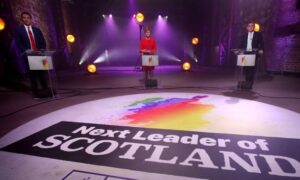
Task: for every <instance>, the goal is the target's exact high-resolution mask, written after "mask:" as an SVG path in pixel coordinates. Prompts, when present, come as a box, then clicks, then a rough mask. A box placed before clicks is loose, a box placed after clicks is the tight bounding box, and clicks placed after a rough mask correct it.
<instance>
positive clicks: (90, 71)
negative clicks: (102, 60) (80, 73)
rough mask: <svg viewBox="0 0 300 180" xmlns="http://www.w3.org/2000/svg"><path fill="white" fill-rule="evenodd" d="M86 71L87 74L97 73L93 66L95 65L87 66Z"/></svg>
mask: <svg viewBox="0 0 300 180" xmlns="http://www.w3.org/2000/svg"><path fill="white" fill-rule="evenodd" d="M87 71H88V72H89V73H92V74H93V73H96V71H97V67H96V66H95V64H89V65H88V66H87Z"/></svg>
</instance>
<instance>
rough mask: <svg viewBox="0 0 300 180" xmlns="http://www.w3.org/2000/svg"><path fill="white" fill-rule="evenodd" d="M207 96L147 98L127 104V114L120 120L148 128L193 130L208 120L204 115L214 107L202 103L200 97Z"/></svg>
mask: <svg viewBox="0 0 300 180" xmlns="http://www.w3.org/2000/svg"><path fill="white" fill-rule="evenodd" d="M203 98H207V96H194V97H192V98H168V99H164V98H160V97H157V98H148V99H143V100H141V101H136V102H133V103H132V104H130V105H129V107H130V109H129V111H130V112H132V113H131V114H129V115H126V116H124V117H122V118H121V119H122V120H129V124H131V125H139V126H143V127H149V128H161V129H177V130H193V129H199V128H201V127H203V126H205V125H206V124H208V121H207V120H205V118H204V115H206V114H207V113H208V112H210V111H211V110H212V109H214V106H213V105H211V104H202V103H201V99H203Z"/></svg>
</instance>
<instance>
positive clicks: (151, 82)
mask: <svg viewBox="0 0 300 180" xmlns="http://www.w3.org/2000/svg"><path fill="white" fill-rule="evenodd" d="M142 65H143V66H150V67H154V66H158V65H159V60H158V55H157V54H153V55H148V54H147V55H142ZM151 76H152V73H151V72H149V79H146V80H145V86H146V87H157V80H155V79H151V78H152V77H151Z"/></svg>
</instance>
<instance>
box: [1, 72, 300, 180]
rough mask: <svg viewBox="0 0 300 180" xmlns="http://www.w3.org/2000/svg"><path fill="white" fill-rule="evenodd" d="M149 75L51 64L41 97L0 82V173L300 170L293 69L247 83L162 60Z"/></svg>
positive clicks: (176, 174) (191, 174) (271, 174)
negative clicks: (48, 93)
mask: <svg viewBox="0 0 300 180" xmlns="http://www.w3.org/2000/svg"><path fill="white" fill-rule="evenodd" d="M154 78H155V79H157V80H158V87H157V88H151V89H149V88H145V87H144V83H143V72H139V71H134V68H133V67H110V68H109V67H102V68H101V67H100V68H99V69H98V71H97V74H93V75H91V74H88V73H86V72H84V71H76V72H75V71H72V72H71V71H69V72H67V71H64V72H56V76H55V78H54V82H55V87H56V91H57V96H56V97H55V98H52V99H42V100H33V99H32V98H31V94H30V91H28V90H27V91H26V88H21V89H22V91H20V90H15V89H11V88H10V89H8V88H1V89H2V90H1V92H0V96H1V108H0V109H1V114H0V115H1V121H0V125H1V131H0V133H1V134H0V135H1V140H0V148H1V151H0V159H2V161H1V166H0V167H1V169H0V176H1V177H5V178H6V179H14V178H15V179H20V178H22V177H26V178H25V179H40V178H41V177H43V179H79V178H81V179H87V178H89V179H105V178H106V179H154V178H156V179H162V178H164V179H226V178H227V179H239V178H241V177H243V179H282V178H291V179H297V178H299V177H300V163H299V161H300V157H299V153H298V149H299V148H300V146H299V144H300V143H299V139H300V133H299V132H300V128H299V127H300V126H299V125H300V114H299V113H300V106H299V105H300V91H299V90H300V84H299V77H293V76H283V75H274V74H273V75H272V74H271V75H267V74H262V73H257V76H256V81H255V84H254V87H253V89H252V90H251V91H249V90H239V89H237V82H238V81H239V80H240V78H241V77H240V71H239V70H238V69H221V68H215V67H202V68H197V69H193V70H192V71H190V72H184V71H182V70H181V69H180V67H178V66H164V67H159V68H157V69H156V70H155V76H154ZM22 83H23V85H25V86H26V85H27V84H28V83H27V81H23V82H22ZM20 164H22V166H20ZM41 164H43V166H41ZM33 169H35V170H33ZM24 175H25V176H24Z"/></svg>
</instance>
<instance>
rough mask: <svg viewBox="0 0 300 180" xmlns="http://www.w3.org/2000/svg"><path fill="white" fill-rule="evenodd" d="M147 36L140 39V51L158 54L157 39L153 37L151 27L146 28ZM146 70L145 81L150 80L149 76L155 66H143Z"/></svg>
mask: <svg viewBox="0 0 300 180" xmlns="http://www.w3.org/2000/svg"><path fill="white" fill-rule="evenodd" d="M144 32H145V37H144V38H142V39H141V41H140V52H141V53H142V55H152V54H156V51H157V46H156V42H155V39H154V38H153V37H151V30H150V28H149V27H145V28H144ZM142 68H143V70H144V72H145V81H147V80H149V78H150V77H151V76H152V74H153V70H154V66H143V67H142Z"/></svg>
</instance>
